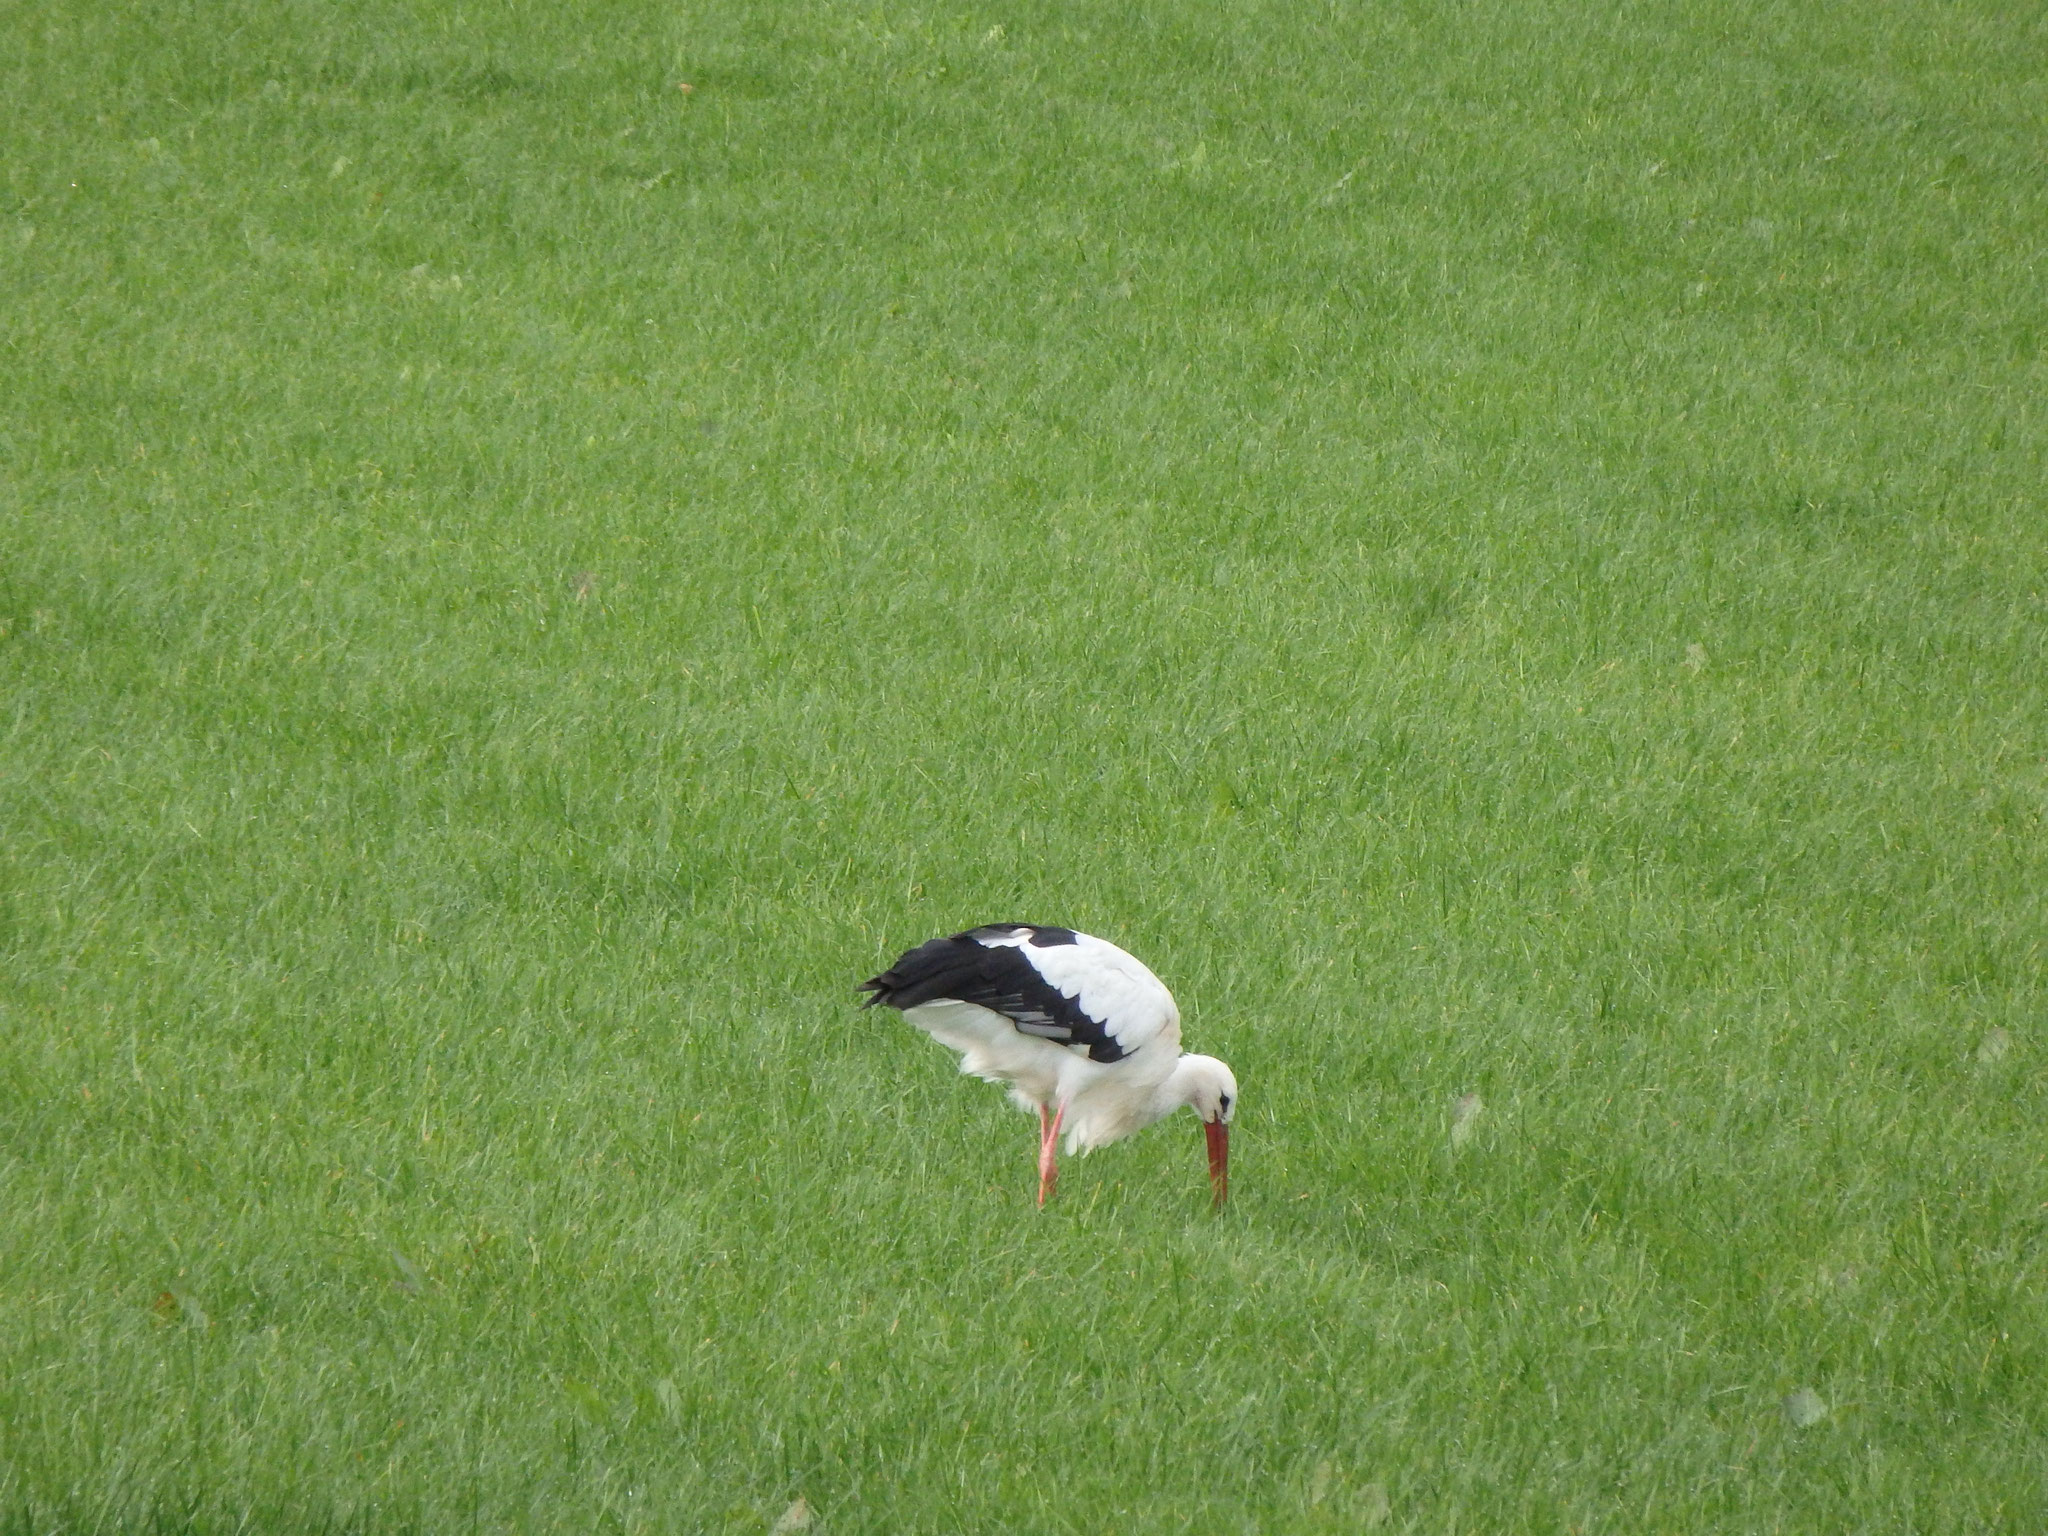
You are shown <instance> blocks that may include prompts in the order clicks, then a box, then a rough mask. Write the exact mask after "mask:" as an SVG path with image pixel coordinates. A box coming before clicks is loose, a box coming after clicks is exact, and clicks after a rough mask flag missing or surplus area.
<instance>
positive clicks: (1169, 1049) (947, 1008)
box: [861, 923, 1237, 1205]
mask: <svg viewBox="0 0 2048 1536" xmlns="http://www.w3.org/2000/svg"><path fill="white" fill-rule="evenodd" d="M861 985H862V986H863V987H865V988H866V989H867V990H868V991H869V992H870V993H872V994H873V995H872V996H870V997H869V999H868V1002H869V1004H870V1006H872V1005H873V1004H875V1003H884V1004H887V1005H888V1006H890V1007H892V1008H897V1009H900V1010H901V1011H902V1013H903V1016H904V1017H905V1018H906V1019H908V1020H909V1021H910V1022H911V1023H913V1024H915V1025H917V1027H918V1028H920V1029H922V1030H924V1031H925V1033H927V1034H929V1035H930V1036H931V1037H932V1038H933V1039H935V1040H938V1041H939V1042H941V1043H942V1044H945V1045H949V1046H951V1047H952V1048H953V1049H954V1050H956V1051H958V1052H959V1053H960V1070H961V1071H962V1072H966V1073H969V1074H971V1075H973V1076H975V1077H980V1078H985V1079H986V1080H988V1081H989V1082H994V1083H1003V1084H1007V1085H1008V1087H1009V1090H1010V1097H1011V1099H1012V1100H1014V1101H1015V1102H1016V1103H1017V1104H1018V1106H1019V1107H1021V1108H1023V1109H1026V1110H1036V1111H1037V1112H1038V1119H1039V1132H1040V1134H1039V1191H1038V1200H1039V1204H1041V1205H1043V1204H1044V1203H1045V1200H1046V1197H1047V1196H1048V1195H1050V1194H1051V1193H1052V1190H1053V1185H1054V1183H1055V1181H1056V1180H1057V1178H1058V1163H1057V1145H1058V1142H1059V1138H1060V1135H1061V1132H1062V1131H1063V1130H1064V1132H1065V1138H1066V1149H1067V1151H1068V1152H1070V1153H1071V1152H1082V1153H1085V1152H1088V1151H1091V1150H1093V1149H1094V1148H1096V1147H1100V1146H1106V1145H1107V1144H1108V1143H1110V1142H1112V1141H1116V1140H1118V1139H1120V1138H1121V1137H1125V1136H1128V1135H1130V1134H1131V1133H1132V1132H1134V1131H1138V1130H1142V1129H1144V1127H1146V1126H1148V1125H1150V1124H1151V1123H1152V1122H1153V1121H1155V1120H1159V1119H1162V1118H1164V1117H1165V1116H1167V1115H1169V1114H1171V1113H1173V1111H1174V1110H1176V1109H1179V1108H1180V1107H1181V1106H1182V1105H1183V1104H1185V1105H1188V1106H1190V1107H1191V1108H1193V1109H1194V1111H1195V1113H1196V1115H1197V1116H1198V1117H1199V1118H1200V1119H1201V1120H1202V1122H1203V1125H1204V1128H1205V1131H1206V1133H1207V1136H1208V1142H1209V1171H1210V1177H1211V1180H1212V1181H1213V1183H1214V1186H1215V1192H1216V1203H1217V1204H1218V1205H1221V1204H1222V1203H1223V1200H1224V1196H1225V1193H1226V1191H1227V1188H1228V1159H1229V1130H1228V1127H1229V1124H1230V1119H1231V1116H1232V1114H1233V1113H1234V1112H1235V1110H1236V1104H1237V1081H1236V1079H1235V1078H1234V1077H1232V1076H1231V1072H1230V1068H1228V1067H1227V1066H1225V1065H1224V1064H1223V1063H1222V1062H1220V1061H1218V1060H1216V1059H1215V1058H1214V1057H1213V1056H1193V1055H1184V1054H1182V1052H1181V1048H1180V1009H1179V1008H1177V1007H1176V1006H1175V1005H1174V1001H1173V994H1172V993H1170V992H1168V991H1167V990H1166V987H1165V985H1164V983H1162V982H1161V981H1160V980H1159V978H1158V977H1157V976H1154V975H1153V974H1152V972H1151V971H1150V970H1148V969H1147V968H1146V967H1145V965H1144V963H1143V962H1141V961H1139V960H1138V959H1136V958H1135V957H1133V956H1131V955H1128V954H1126V953H1125V952H1124V951H1123V950H1121V949H1119V948H1117V947H1116V945H1114V944H1111V943H1109V942H1108V941H1107V940H1105V939H1098V938H1094V937H1092V936H1091V935H1089V934H1085V933H1077V932H1075V931H1074V930H1073V929H1071V928H1048V927H1040V926H1036V925H1033V924H1028V923H1000V924H992V925H990V926H987V927H983V928H974V929H970V930H969V931H967V932H965V933H956V934H954V935H953V936H952V937H950V938H944V939H933V940H931V941H930V942H928V943H925V944H921V945H919V946H918V947H917V948H916V949H913V950H910V951H909V952H907V953H906V954H905V955H904V956H903V957H902V958H901V959H899V960H898V961H897V962H896V963H895V964H894V965H893V966H891V967H890V968H889V969H888V970H886V971H884V972H882V973H881V975H879V976H876V977H873V978H871V979H870V980H868V981H865V982H863V983H862V984H861Z"/></svg>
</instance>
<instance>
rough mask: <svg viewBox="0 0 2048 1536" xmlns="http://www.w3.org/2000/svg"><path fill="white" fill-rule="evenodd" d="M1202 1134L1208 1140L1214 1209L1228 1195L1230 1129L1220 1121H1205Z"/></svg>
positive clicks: (1218, 1206)
mask: <svg viewBox="0 0 2048 1536" xmlns="http://www.w3.org/2000/svg"><path fill="white" fill-rule="evenodd" d="M1202 1133H1203V1134H1204V1135H1205V1136H1207V1137H1208V1138H1209V1182H1210V1183H1211V1184H1212V1185H1214V1186H1215V1188H1216V1209H1217V1210H1219V1211H1220V1210H1222V1209H1223V1202H1224V1200H1226V1199H1227V1198H1228V1197H1229V1195H1230V1127H1229V1126H1227V1125H1225V1124H1224V1123H1223V1122H1222V1121H1221V1120H1206V1121H1204V1122H1203V1123H1202Z"/></svg>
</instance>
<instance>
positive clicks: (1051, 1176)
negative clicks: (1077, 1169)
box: [1038, 1101, 1067, 1205]
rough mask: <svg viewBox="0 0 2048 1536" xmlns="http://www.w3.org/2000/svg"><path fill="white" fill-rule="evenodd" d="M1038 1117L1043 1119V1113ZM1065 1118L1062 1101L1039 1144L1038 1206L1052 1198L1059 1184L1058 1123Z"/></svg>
mask: <svg viewBox="0 0 2048 1536" xmlns="http://www.w3.org/2000/svg"><path fill="white" fill-rule="evenodd" d="M1038 1115H1039V1118H1040V1119H1044V1118H1045V1111H1044V1110H1043V1109H1040V1110H1039V1112H1038ZM1066 1117H1067V1106H1066V1104H1065V1102H1064V1101H1062V1103H1061V1104H1060V1107H1059V1108H1058V1109H1056V1110H1054V1111H1053V1114H1052V1124H1051V1125H1049V1126H1047V1127H1046V1131H1045V1140H1044V1141H1043V1142H1041V1143H1040V1144H1039V1148H1038V1203H1039V1204H1040V1205H1044V1204H1045V1202H1046V1201H1047V1200H1049V1199H1051V1198H1052V1192H1053V1190H1054V1189H1055V1188H1056V1187H1058V1185H1059V1182H1060V1122H1061V1121H1062V1120H1064V1119H1066Z"/></svg>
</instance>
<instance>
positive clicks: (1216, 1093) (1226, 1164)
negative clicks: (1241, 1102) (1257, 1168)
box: [1174, 1056, 1237, 1206]
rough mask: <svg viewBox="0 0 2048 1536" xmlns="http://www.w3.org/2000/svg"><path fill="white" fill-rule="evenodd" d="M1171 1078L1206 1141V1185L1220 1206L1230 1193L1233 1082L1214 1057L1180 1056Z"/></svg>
mask: <svg viewBox="0 0 2048 1536" xmlns="http://www.w3.org/2000/svg"><path fill="white" fill-rule="evenodd" d="M1174 1075H1175V1076H1176V1077H1178V1078H1180V1079H1181V1087H1182V1091H1183V1092H1184V1093H1185V1094H1186V1095H1187V1103H1188V1107H1189V1108H1190V1109H1192V1110H1194V1112H1195V1114H1196V1116H1197V1117H1199V1118H1200V1120H1201V1122H1202V1134H1203V1135H1204V1136H1206V1137H1207V1138H1208V1141H1209V1182H1210V1184H1211V1185H1213V1186H1214V1187H1215V1190H1216V1204H1217V1205H1219V1206H1221V1205H1222V1204H1223V1202H1224V1200H1225V1198H1227V1197H1228V1195H1229V1194H1230V1117H1231V1116H1232V1115H1234V1114H1236V1113H1237V1079H1236V1078H1235V1077H1233V1076H1231V1073H1230V1068H1228V1067H1226V1066H1225V1065H1223V1063H1222V1062H1220V1061H1218V1060H1217V1059H1216V1058H1215V1057H1214V1056H1183V1057H1181V1059H1180V1064H1179V1066H1178V1067H1177V1068H1176V1069H1175V1074H1174Z"/></svg>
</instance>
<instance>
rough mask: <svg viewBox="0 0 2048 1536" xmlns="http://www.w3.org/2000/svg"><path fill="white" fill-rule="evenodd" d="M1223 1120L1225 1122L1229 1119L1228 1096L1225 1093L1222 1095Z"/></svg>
mask: <svg viewBox="0 0 2048 1536" xmlns="http://www.w3.org/2000/svg"><path fill="white" fill-rule="evenodd" d="M1223 1118H1224V1119H1226V1120H1228V1119H1229V1118H1230V1095H1229V1094H1227V1093H1226V1094H1225V1095H1223Z"/></svg>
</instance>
